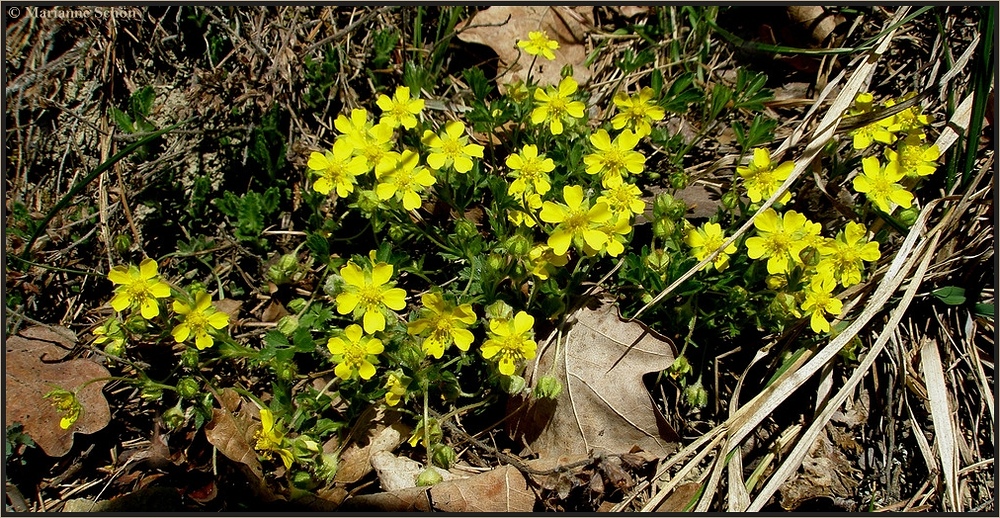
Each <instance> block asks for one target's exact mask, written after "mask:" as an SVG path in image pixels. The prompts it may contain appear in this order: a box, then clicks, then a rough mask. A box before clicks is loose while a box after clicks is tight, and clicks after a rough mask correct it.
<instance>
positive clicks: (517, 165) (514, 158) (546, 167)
mask: <svg viewBox="0 0 1000 518" xmlns="http://www.w3.org/2000/svg"><path fill="white" fill-rule="evenodd" d="M506 163H507V167H509V168H510V169H511V172H510V176H511V177H512V178H514V181H513V182H511V183H510V186H509V187H508V188H507V194H511V195H517V194H522V193H526V192H527V193H532V192H535V193H538V194H545V193H547V192H549V189H550V188H551V187H552V185H551V184H550V183H549V175H548V173H551V172H552V171H553V170H554V169H555V168H556V163H555V162H553V161H552V159H551V158H545V155H539V154H538V147H537V146H535V145H533V144H527V145H525V146H524V147H523V148H521V152H520V153H515V154H512V155H510V156H508V157H507V161H506ZM539 206H540V205H539Z"/></svg>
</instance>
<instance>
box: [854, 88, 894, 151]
mask: <svg viewBox="0 0 1000 518" xmlns="http://www.w3.org/2000/svg"><path fill="white" fill-rule="evenodd" d="M873 101H874V97H873V96H872V94H870V93H868V92H862V93H859V94H858V96H857V97H856V98H855V99H854V107H855V108H854V109H853V110H851V112H850V114H851V115H861V114H864V113H872V112H873V111H874V106H873ZM891 124H892V118H891V117H890V118H886V119H881V120H877V121H875V122H872V123H871V124H868V125H867V126H863V127H860V128H858V129H856V130H854V131H852V132H850V133H849V135H851V136H852V137H853V142H852V145H853V146H854V149H866V148H868V146H870V145H872V142H881V143H883V144H892V143H893V142H894V141H895V140H896V136H895V135H893V134H892V133H891V132H890V131H889V125H891Z"/></svg>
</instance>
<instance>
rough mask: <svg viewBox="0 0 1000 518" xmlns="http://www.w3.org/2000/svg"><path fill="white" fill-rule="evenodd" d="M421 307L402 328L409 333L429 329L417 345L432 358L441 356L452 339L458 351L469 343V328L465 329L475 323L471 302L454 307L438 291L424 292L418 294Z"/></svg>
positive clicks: (466, 349) (419, 332)
mask: <svg viewBox="0 0 1000 518" xmlns="http://www.w3.org/2000/svg"><path fill="white" fill-rule="evenodd" d="M420 300H421V302H423V304H424V309H423V310H422V311H421V313H422V315H421V318H419V319H417V320H414V321H413V322H410V323H409V324H407V330H406V332H407V333H409V334H411V335H422V334H424V333H425V332H426V331H428V330H430V334H428V335H427V337H426V338H424V341H423V343H422V344H421V346H420V347H421V349H423V350H424V353H426V354H429V355H431V356H433V357H435V358H441V355H443V354H444V350H445V349H447V348H448V346H449V345H451V344H452V342H454V343H455V346H456V347H458V348H459V349H460V350H462V351H468V350H469V346H470V345H472V338H473V336H472V332H471V331H469V330H468V329H466V328H467V327H468V326H470V325H472V324H475V323H476V313H475V312H474V311H473V310H472V304H462V305H460V306H458V307H455V306H453V305H452V304H451V303H449V302H447V301H445V300H444V297H442V296H441V294H440V293H425V294H424V296H423V297H421V299H420Z"/></svg>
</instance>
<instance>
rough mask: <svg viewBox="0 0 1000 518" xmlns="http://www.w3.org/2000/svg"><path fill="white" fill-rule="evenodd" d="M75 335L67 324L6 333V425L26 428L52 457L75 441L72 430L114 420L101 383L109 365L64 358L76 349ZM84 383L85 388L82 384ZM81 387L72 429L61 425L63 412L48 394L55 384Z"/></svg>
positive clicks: (93, 429) (85, 429) (99, 426)
mask: <svg viewBox="0 0 1000 518" xmlns="http://www.w3.org/2000/svg"><path fill="white" fill-rule="evenodd" d="M74 344H76V336H75V335H74V334H73V332H72V331H70V330H69V329H66V328H64V327H51V328H47V327H42V326H34V327H29V328H27V329H24V330H23V331H21V334H20V336H12V337H10V338H8V339H7V343H6V346H5V349H6V355H5V361H6V368H5V369H4V377H5V380H6V393H5V395H4V406H5V417H4V425H5V426H10V425H11V424H13V423H15V422H17V423H21V424H22V425H24V432H25V433H27V434H28V435H30V436H31V438H32V439H33V440H34V441H35V443H37V444H38V446H40V447H41V448H42V451H44V452H45V454H46V455H48V456H50V457H62V456H63V455H65V454H66V453H68V452H69V450H70V449H71V448H72V447H73V434H75V433H85V434H89V433H94V432H97V431H99V430H102V429H103V428H104V427H105V426H107V425H108V422H109V421H110V420H111V411H110V409H109V408H108V400H107V399H105V398H104V393H103V391H102V390H103V388H104V385H105V384H106V383H107V381H105V380H102V381H96V382H93V383H90V384H88V385H86V386H84V384H86V383H87V382H89V381H92V380H96V379H101V378H105V379H106V378H107V377H108V376H109V374H108V370H107V369H105V368H104V367H103V366H101V365H100V364H98V363H96V362H94V361H91V360H87V359H83V358H78V359H74V360H69V361H61V360H62V359H64V358H65V357H66V356H67V355H68V354H69V353H70V351H71V350H72V349H73V345H74ZM81 387H82V388H81ZM55 388H61V389H64V390H69V391H74V390H78V392H77V394H76V396H77V401H79V403H80V406H82V407H83V412H82V413H81V414H80V418H79V419H77V421H76V422H75V423H73V424H72V425H70V427H69V429H66V430H63V429H62V428H60V427H59V420H60V418H61V416H60V414H59V413H58V412H57V411H56V409H55V407H53V406H52V401H51V400H49V399H46V398H45V394H47V393H49V391H51V390H52V389H55Z"/></svg>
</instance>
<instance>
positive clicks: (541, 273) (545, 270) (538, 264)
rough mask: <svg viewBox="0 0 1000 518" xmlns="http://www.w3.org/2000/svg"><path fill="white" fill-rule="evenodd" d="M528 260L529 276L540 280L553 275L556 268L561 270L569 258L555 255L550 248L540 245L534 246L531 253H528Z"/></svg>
mask: <svg viewBox="0 0 1000 518" xmlns="http://www.w3.org/2000/svg"><path fill="white" fill-rule="evenodd" d="M528 260H529V265H530V268H531V275H534V276H535V277H538V278H539V279H541V280H543V281H544V280H545V279H548V278H549V275H552V274H553V273H555V271H556V268H561V267H563V266H566V263H568V262H569V257H567V256H566V254H563V255H556V253H555V252H553V251H552V247H551V246H549V245H547V244H545V243H540V244H537V245H535V246H534V247H533V248H532V249H531V251H529V252H528Z"/></svg>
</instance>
